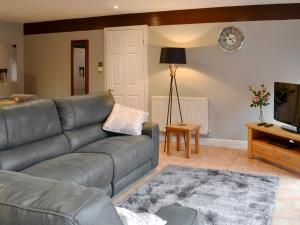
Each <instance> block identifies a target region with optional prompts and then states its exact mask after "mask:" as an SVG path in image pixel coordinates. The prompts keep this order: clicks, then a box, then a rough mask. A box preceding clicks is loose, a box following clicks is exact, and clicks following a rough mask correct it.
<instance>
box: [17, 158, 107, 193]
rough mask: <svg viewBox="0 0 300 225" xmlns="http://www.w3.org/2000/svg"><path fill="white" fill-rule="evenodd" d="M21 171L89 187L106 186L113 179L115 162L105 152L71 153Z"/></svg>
mask: <svg viewBox="0 0 300 225" xmlns="http://www.w3.org/2000/svg"><path fill="white" fill-rule="evenodd" d="M21 173H24V174H29V175H32V176H36V177H43V178H48V179H53V180H58V181H65V182H70V183H75V184H79V185H83V186H87V187H98V188H106V187H107V186H109V185H110V184H111V181H112V176H113V163H112V160H111V158H110V157H109V156H107V155H105V154H93V153H89V154H83V153H71V154H67V155H63V156H59V157H57V158H54V159H50V160H47V161H44V162H41V163H39V164H36V165H34V166H32V167H29V168H27V169H25V170H23V171H21Z"/></svg>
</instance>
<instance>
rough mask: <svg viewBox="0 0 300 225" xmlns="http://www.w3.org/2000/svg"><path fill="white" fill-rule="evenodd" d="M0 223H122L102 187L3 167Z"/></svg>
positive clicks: (119, 224)
mask: <svg viewBox="0 0 300 225" xmlns="http://www.w3.org/2000/svg"><path fill="white" fill-rule="evenodd" d="M0 224H8V225H10V224H18V225H36V224H39V225H123V223H122V222H121V219H120V217H119V215H118V214H117V212H116V210H115V208H114V206H113V204H112V202H111V199H110V198H108V197H107V196H106V195H105V194H104V193H103V192H102V191H101V190H100V189H97V188H87V187H83V186H79V185H73V184H70V183H64V182H58V181H54V180H48V179H43V178H37V177H33V176H29V175H25V174H21V173H15V172H8V171H0Z"/></svg>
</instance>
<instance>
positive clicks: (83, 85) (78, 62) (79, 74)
mask: <svg viewBox="0 0 300 225" xmlns="http://www.w3.org/2000/svg"><path fill="white" fill-rule="evenodd" d="M71 48H72V49H71V59H72V60H71V74H72V77H71V94H72V95H84V94H88V92H89V83H88V82H89V74H88V52H89V42H88V40H75V41H72V42H71Z"/></svg>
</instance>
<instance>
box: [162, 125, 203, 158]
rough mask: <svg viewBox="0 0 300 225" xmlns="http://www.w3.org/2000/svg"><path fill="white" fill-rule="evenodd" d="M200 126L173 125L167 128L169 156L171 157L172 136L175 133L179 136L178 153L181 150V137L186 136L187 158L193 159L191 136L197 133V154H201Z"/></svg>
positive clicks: (177, 140)
mask: <svg viewBox="0 0 300 225" xmlns="http://www.w3.org/2000/svg"><path fill="white" fill-rule="evenodd" d="M200 127H201V126H200V125H199V124H188V123H186V124H179V123H177V124H171V125H168V126H166V135H167V155H171V142H172V134H173V133H175V134H176V135H177V139H176V145H177V151H179V150H180V148H181V136H182V135H185V139H186V146H185V156H186V158H188V159H189V158H190V157H191V134H192V133H193V132H194V133H195V152H196V154H199V144H200V142H199V129H200Z"/></svg>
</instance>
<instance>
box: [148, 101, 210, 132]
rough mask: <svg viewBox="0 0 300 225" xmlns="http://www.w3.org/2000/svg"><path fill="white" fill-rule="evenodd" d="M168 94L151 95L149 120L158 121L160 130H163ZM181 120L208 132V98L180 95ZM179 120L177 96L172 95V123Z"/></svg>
mask: <svg viewBox="0 0 300 225" xmlns="http://www.w3.org/2000/svg"><path fill="white" fill-rule="evenodd" d="M168 101H169V97H168V96H152V98H151V120H152V122H155V123H158V124H159V127H160V130H161V131H165V126H166V120H167V110H168ZM180 105H181V111H182V117H183V122H186V123H197V124H200V125H201V129H200V133H201V134H204V135H207V134H208V99H207V98H205V97H180ZM176 122H180V115H179V110H178V103H177V98H176V97H175V96H174V97H173V107H172V123H176Z"/></svg>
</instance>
